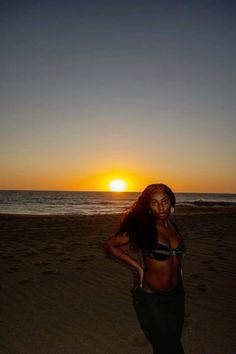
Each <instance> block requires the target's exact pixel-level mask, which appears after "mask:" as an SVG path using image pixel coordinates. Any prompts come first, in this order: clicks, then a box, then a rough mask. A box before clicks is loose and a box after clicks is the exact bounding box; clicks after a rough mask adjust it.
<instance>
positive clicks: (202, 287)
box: [197, 284, 207, 291]
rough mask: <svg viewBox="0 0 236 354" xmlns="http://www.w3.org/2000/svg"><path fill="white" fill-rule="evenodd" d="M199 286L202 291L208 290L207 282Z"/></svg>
mask: <svg viewBox="0 0 236 354" xmlns="http://www.w3.org/2000/svg"><path fill="white" fill-rule="evenodd" d="M197 288H198V290H200V291H206V290H207V289H206V284H198V286H197Z"/></svg>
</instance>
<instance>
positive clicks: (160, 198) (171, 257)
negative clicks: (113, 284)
mask: <svg viewBox="0 0 236 354" xmlns="http://www.w3.org/2000/svg"><path fill="white" fill-rule="evenodd" d="M174 207H175V196H174V194H173V192H172V190H171V189H170V188H169V187H167V186H166V185H164V184H151V185H149V186H148V187H146V188H145V190H144V191H143V192H142V194H141V195H140V197H139V198H138V200H137V201H136V202H135V203H134V205H133V206H132V208H131V209H130V210H129V211H128V213H127V214H126V215H125V217H124V219H123V221H122V222H121V225H120V226H119V228H118V230H117V232H116V233H115V234H114V235H113V236H112V237H110V238H109V239H108V240H107V241H106V242H105V244H104V247H105V249H106V250H107V251H108V252H110V253H111V254H112V255H113V256H115V257H116V258H118V259H120V260H122V261H124V262H126V263H127V264H129V265H131V266H133V267H134V268H136V270H137V272H138V276H139V285H138V287H136V288H135V289H133V290H132V294H133V302H134V307H135V310H136V312H137V316H138V319H139V322H140V325H141V328H142V329H143V331H144V333H145V335H146V337H147V339H148V340H149V342H150V343H151V345H152V347H153V353H155V354H156V353H158V354H183V353H184V350H183V347H182V344H181V333H182V327H183V320H184V297H185V293H184V289H183V283H182V269H181V259H182V257H183V256H184V254H185V245H184V243H183V242H182V240H181V237H180V234H179V231H178V228H177V226H176V224H175V223H174V222H173V221H172V222H171V221H170V220H169V215H170V213H171V212H173V211H174ZM129 242H130V243H132V244H133V245H134V246H135V247H136V249H137V250H141V251H142V254H143V264H141V263H140V262H138V261H137V260H136V259H134V258H132V257H131V256H130V255H129V254H128V253H126V252H125V251H124V250H123V249H122V246H124V245H126V244H128V243H129Z"/></svg>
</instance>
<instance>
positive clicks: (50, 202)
mask: <svg viewBox="0 0 236 354" xmlns="http://www.w3.org/2000/svg"><path fill="white" fill-rule="evenodd" d="M139 195H140V193H139V192H119V193H117V192H74V191H73V192H70V191H28V190H27V191H22V190H19V191H18V190H2V191H0V213H3V214H31V215H65V214H80V215H93V214H116V213H121V212H122V211H124V210H125V209H126V208H127V207H129V206H130V205H132V203H133V202H134V201H135V200H136V199H137V197H138V196H139ZM175 196H176V201H177V205H188V206H192V207H194V206H198V205H202V206H215V207H217V206H231V205H232V206H233V205H236V194H221V193H175Z"/></svg>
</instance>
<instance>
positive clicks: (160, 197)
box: [149, 190, 171, 220]
mask: <svg viewBox="0 0 236 354" xmlns="http://www.w3.org/2000/svg"><path fill="white" fill-rule="evenodd" d="M149 207H150V210H151V212H152V214H153V215H154V216H155V217H157V218H158V219H162V220H164V219H166V218H168V216H169V214H170V208H171V203H170V198H169V197H168V195H167V194H166V193H165V192H164V191H162V190H157V191H154V192H153V193H152V194H151V198H150V205H149Z"/></svg>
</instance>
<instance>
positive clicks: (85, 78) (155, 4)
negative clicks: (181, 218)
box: [0, 0, 236, 193]
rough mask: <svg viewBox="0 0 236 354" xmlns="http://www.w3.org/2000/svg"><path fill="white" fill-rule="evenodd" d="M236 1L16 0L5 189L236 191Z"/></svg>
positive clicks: (9, 49) (0, 96)
mask: <svg viewBox="0 0 236 354" xmlns="http://www.w3.org/2000/svg"><path fill="white" fill-rule="evenodd" d="M235 4H236V3H235V1H227V0H226V1H223V0H221V1H218V0H212V1H210V0H209V1H207V0H206V1H204V0H203V1H199V0H198V1H191V0H186V1H169V0H160V1H159V0H155V1H154V0H153V1H149V0H147V1H143V0H142V1H141V0H133V1H131V0H125V1H113V0H109V1H108V0H107V1H102V0H101V1H95V0H94V1H75V0H74V1H71V0H67V1H61V0H57V1H56V0H51V1H24V0H23V1H5V2H1V8H0V43H1V54H0V71H1V75H0V91H1V92H0V189H35V190H40V189H42V190H107V189H108V184H109V181H110V180H111V179H113V178H121V179H124V180H125V181H126V182H127V185H128V189H127V190H129V191H140V190H142V189H144V187H145V186H146V185H147V184H149V183H153V182H162V183H166V184H168V185H170V186H171V187H172V188H173V189H174V190H175V191H176V192H224V193H236V119H235V117H236V103H235V102H236V66H235V63H236V45H235V43H236V42H235V41H236V5H235Z"/></svg>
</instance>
